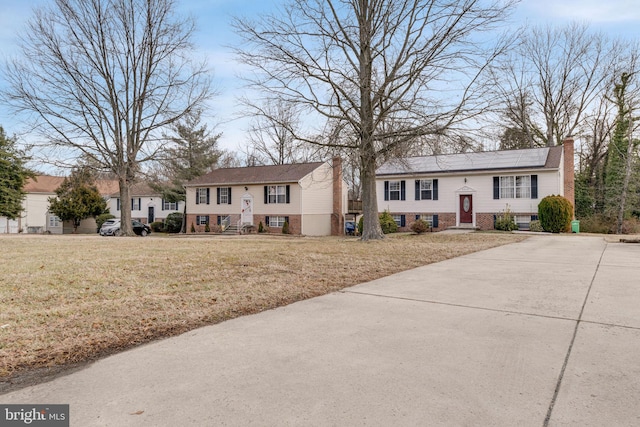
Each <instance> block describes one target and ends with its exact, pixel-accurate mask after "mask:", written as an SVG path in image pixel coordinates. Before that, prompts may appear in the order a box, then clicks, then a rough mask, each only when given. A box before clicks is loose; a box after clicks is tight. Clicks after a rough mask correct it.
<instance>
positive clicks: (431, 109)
mask: <svg viewBox="0 0 640 427" xmlns="http://www.w3.org/2000/svg"><path fill="white" fill-rule="evenodd" d="M514 3H515V1H512V0H504V1H502V0H489V1H480V0H451V1H448V2H440V1H436V0H290V1H288V3H286V5H285V6H284V7H283V8H282V10H281V13H280V14H272V15H268V16H264V17H263V18H262V19H261V20H260V21H258V22H254V21H251V20H248V19H240V18H238V19H236V20H235V27H236V29H237V32H238V34H239V35H240V36H241V37H243V39H244V44H243V45H242V46H241V47H239V48H238V49H237V54H238V57H239V60H240V61H241V62H242V63H244V64H248V65H249V66H251V67H252V68H253V70H254V71H255V73H254V74H253V75H252V77H248V80H249V81H250V83H251V84H252V85H253V87H254V88H257V89H259V90H262V91H264V92H265V93H266V96H267V97H268V98H272V99H274V100H277V101H278V102H281V103H285V104H288V103H291V104H294V105H297V106H298V107H299V108H300V109H301V112H302V114H305V117H306V119H307V121H308V122H309V123H312V122H315V123H319V124H320V129H322V126H326V127H325V129H328V130H329V131H327V132H326V133H323V132H322V131H321V130H320V133H321V134H323V135H324V138H323V139H322V140H318V139H317V138H313V137H310V136H308V135H301V134H298V135H296V138H297V139H299V140H302V141H305V140H306V141H308V142H312V143H316V144H318V143H320V144H324V145H328V146H333V147H335V148H342V149H347V150H351V151H353V152H355V153H357V155H358V157H359V162H360V165H361V166H360V171H361V177H360V178H361V179H360V181H361V185H362V200H363V211H364V231H363V235H362V239H363V240H369V239H380V238H382V237H383V234H382V230H381V228H380V224H379V220H378V206H377V198H376V179H375V171H376V167H377V166H378V162H379V161H380V160H382V159H384V158H385V157H386V156H387V155H388V154H389V153H391V152H394V150H395V149H396V147H398V146H400V145H403V144H410V143H411V141H414V140H416V138H418V137H420V136H424V135H429V134H444V133H446V132H447V131H448V130H450V129H451V128H452V126H454V125H455V124H457V123H459V122H460V121H461V120H463V119H464V118H467V117H470V116H473V115H474V114H477V113H478V111H479V110H478V109H476V108H475V107H477V105H478V104H477V101H478V100H479V95H480V93H479V89H481V88H480V87H479V86H478V85H476V83H478V75H479V73H480V72H482V71H483V70H484V69H485V67H486V65H487V63H488V61H490V60H492V59H493V58H495V56H496V54H497V52H498V51H500V49H496V45H495V44H493V45H492V46H491V48H490V49H489V50H488V51H487V49H486V48H487V46H488V45H487V44H486V43H483V42H486V40H482V37H481V34H482V32H483V31H492V30H495V26H496V24H498V23H500V22H501V21H502V20H503V19H504V17H505V16H506V14H507V13H508V12H509V11H510V9H511V7H512V6H513V4H514ZM317 134H318V129H316V130H314V135H317ZM337 135H347V137H346V138H336V136H337Z"/></svg>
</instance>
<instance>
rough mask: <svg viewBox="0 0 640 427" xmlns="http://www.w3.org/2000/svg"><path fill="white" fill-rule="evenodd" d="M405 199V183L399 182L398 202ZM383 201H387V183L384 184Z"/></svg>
mask: <svg viewBox="0 0 640 427" xmlns="http://www.w3.org/2000/svg"><path fill="white" fill-rule="evenodd" d="M406 198H407V186H406V181H404V180H402V181H400V200H406ZM384 199H385V200H389V199H390V198H389V181H385V182H384Z"/></svg>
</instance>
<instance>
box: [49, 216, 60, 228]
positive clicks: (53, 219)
mask: <svg viewBox="0 0 640 427" xmlns="http://www.w3.org/2000/svg"><path fill="white" fill-rule="evenodd" d="M52 227H60V218H58V217H57V216H55V215H49V228H52Z"/></svg>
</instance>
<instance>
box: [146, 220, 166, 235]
mask: <svg viewBox="0 0 640 427" xmlns="http://www.w3.org/2000/svg"><path fill="white" fill-rule="evenodd" d="M149 227H151V231H153V232H154V233H162V232H164V222H161V221H154V222H152V223H151V224H149Z"/></svg>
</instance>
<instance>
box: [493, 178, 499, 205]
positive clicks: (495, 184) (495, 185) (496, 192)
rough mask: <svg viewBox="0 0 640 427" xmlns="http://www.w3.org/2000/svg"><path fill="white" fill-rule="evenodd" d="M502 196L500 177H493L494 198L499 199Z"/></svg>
mask: <svg viewBox="0 0 640 427" xmlns="http://www.w3.org/2000/svg"><path fill="white" fill-rule="evenodd" d="M499 198H500V177H499V176H494V177H493V199H494V200H498V199H499Z"/></svg>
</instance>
